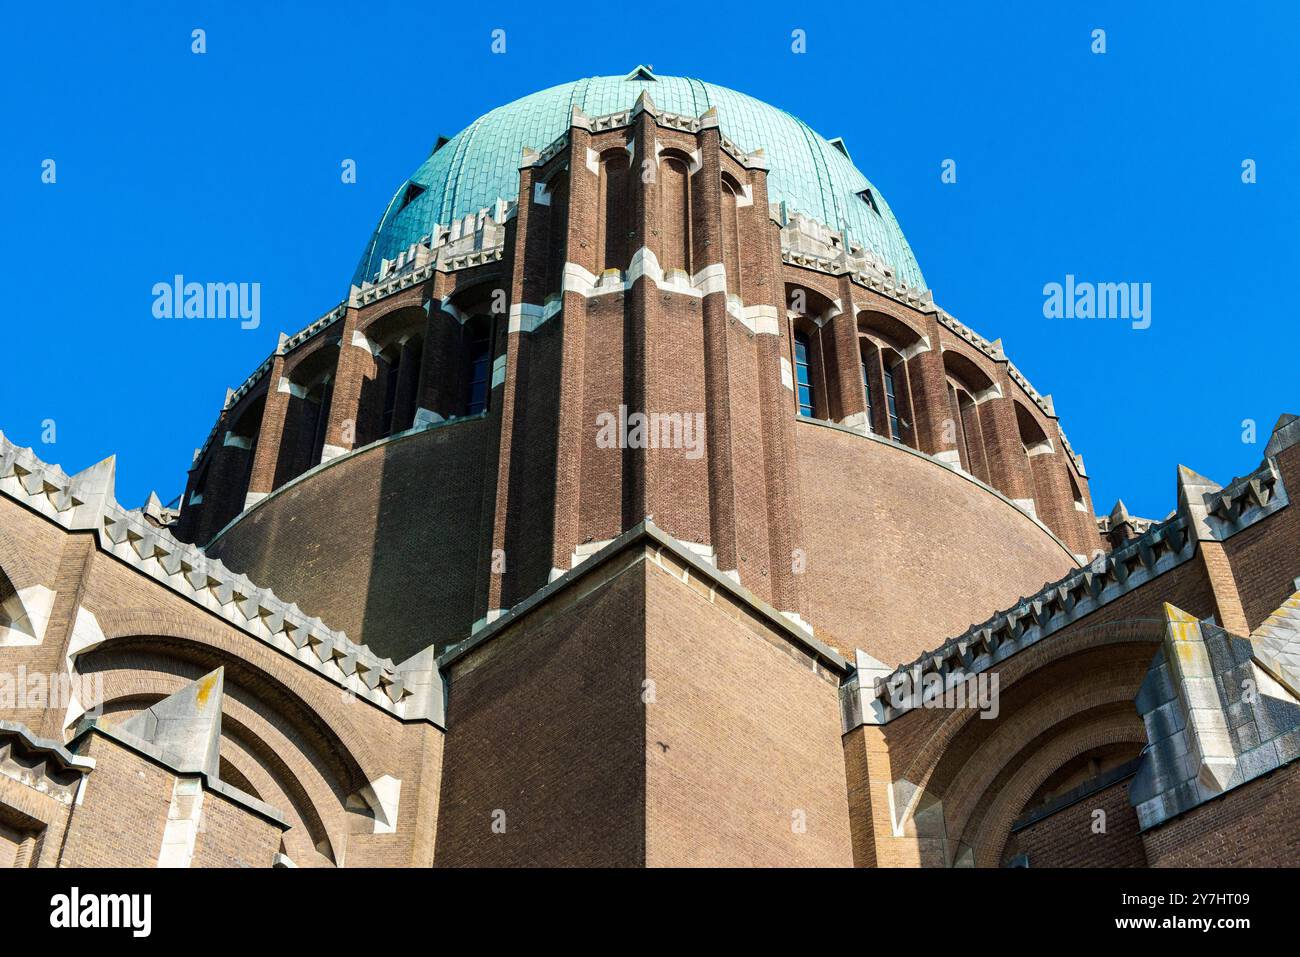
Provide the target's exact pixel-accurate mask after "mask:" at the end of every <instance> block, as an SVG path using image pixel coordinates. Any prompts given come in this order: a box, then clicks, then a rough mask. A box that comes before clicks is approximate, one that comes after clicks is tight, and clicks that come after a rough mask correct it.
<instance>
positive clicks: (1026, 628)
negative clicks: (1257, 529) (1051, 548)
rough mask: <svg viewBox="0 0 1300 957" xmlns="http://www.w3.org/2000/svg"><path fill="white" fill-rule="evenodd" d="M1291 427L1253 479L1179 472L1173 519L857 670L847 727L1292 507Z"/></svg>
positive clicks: (1278, 433)
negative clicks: (993, 610) (953, 632)
mask: <svg viewBox="0 0 1300 957" xmlns="http://www.w3.org/2000/svg"><path fill="white" fill-rule="evenodd" d="M1292 421H1293V420H1292V419H1290V418H1288V417H1285V416H1284V417H1283V419H1282V421H1281V422H1280V423H1279V425H1278V428H1277V430H1275V432H1274V434H1273V440H1272V441H1270V443H1269V445H1268V448H1267V450H1266V451H1267V456H1266V458H1265V459H1264V461H1263V463H1262V464H1261V465H1260V467H1259V468H1257V469H1256V470H1255V471H1253V472H1251V473H1250V474H1249V475H1246V476H1243V477H1242V478H1238V479H1234V480H1233V481H1232V482H1230V483H1229V484H1228V485H1227V486H1226V487H1224V488H1220V487H1219V486H1218V485H1215V484H1214V483H1213V482H1210V480H1208V479H1206V478H1204V476H1200V475H1197V473H1195V472H1192V471H1191V470H1190V469H1186V468H1184V467H1183V466H1179V469H1178V484H1179V489H1178V498H1179V504H1178V509H1177V511H1175V512H1174V514H1173V515H1172V516H1171V517H1170V518H1168V519H1166V520H1165V521H1163V522H1160V523H1157V524H1152V525H1151V526H1150V528H1149V529H1148V530H1147V531H1146V532H1145V533H1144V534H1142V535H1140V536H1139V537H1137V538H1135V539H1133V540H1132V541H1130V542H1128V543H1127V544H1125V545H1124V546H1122V547H1121V548H1118V549H1116V550H1114V551H1112V552H1110V553H1108V554H1106V555H1100V556H1098V557H1097V558H1096V559H1095V560H1094V561H1093V562H1092V563H1091V564H1089V565H1088V566H1086V567H1084V568H1081V569H1078V570H1076V571H1073V572H1071V573H1070V574H1069V575H1067V576H1065V577H1064V578H1062V579H1060V580H1058V581H1055V582H1050V583H1048V584H1047V585H1044V586H1043V587H1042V588H1041V589H1039V591H1037V592H1036V593H1034V594H1033V595H1031V596H1028V597H1024V598H1021V599H1020V600H1019V601H1018V602H1016V604H1015V605H1013V606H1012V607H1011V608H1009V609H1006V610H1005V611H1001V612H999V613H998V614H996V615H994V616H993V617H991V618H989V619H988V620H987V621H985V622H983V623H982V624H979V625H972V626H971V627H970V628H969V629H967V631H966V632H965V633H964V634H962V635H960V636H958V637H955V638H950V639H948V640H947V641H945V642H944V643H943V644H942V645H940V646H939V647H938V648H936V649H935V650H934V651H930V652H927V653H926V654H924V655H922V656H921V657H919V658H917V659H916V660H915V661H913V662H911V663H910V664H906V665H900V666H899V667H897V668H895V669H892V670H890V669H888V668H887V667H881V668H879V669H873V670H872V671H871V672H870V673H866V672H864V671H863V670H859V671H857V672H855V673H854V675H853V676H852V677H851V678H850V679H849V680H848V681H846V682H845V684H844V686H843V687H842V688H841V705H842V707H843V718H844V729H845V730H846V731H848V730H851V729H852V728H854V727H857V726H858V725H860V724H884V723H886V722H888V721H890V720H893V719H894V718H896V717H898V716H899V715H900V714H903V713H905V712H906V711H907V710H910V709H909V708H901V709H900V708H895V707H893V705H892V704H891V703H890V697H891V695H890V691H891V690H897V691H898V692H899V693H900V696H901V697H903V698H911V696H912V695H913V692H916V693H918V694H919V693H920V692H921V691H922V689H923V684H922V682H923V681H928V682H930V683H932V684H933V683H934V677H932V676H937V677H938V678H939V679H941V680H942V683H943V685H944V687H952V686H953V685H955V684H957V683H958V682H961V681H965V680H966V679H967V678H970V677H971V676H973V675H976V674H978V673H980V672H981V671H985V670H987V669H988V668H990V667H991V666H993V665H996V664H998V663H999V662H1001V661H1004V660H1006V659H1007V658H1008V657H1010V656H1011V655H1013V654H1015V653H1017V652H1019V651H1021V650H1023V649H1024V648H1027V647H1029V646H1030V645H1032V644H1035V643H1037V642H1038V641H1040V640H1042V639H1043V638H1046V637H1048V636H1049V635H1051V634H1054V633H1055V632H1058V631H1060V630H1062V629H1063V628H1065V627H1066V626H1068V625H1070V624H1073V623H1074V622H1076V621H1079V620H1081V619H1083V618H1086V617H1087V616H1088V615H1090V614H1092V612H1094V611H1096V610H1097V609H1099V608H1102V607H1104V606H1106V605H1109V604H1110V603H1111V602H1113V601H1115V600H1116V599H1117V598H1119V597H1121V596H1122V595H1126V594H1128V593H1129V592H1131V591H1133V590H1134V589H1136V588H1139V587H1141V586H1142V585H1145V584H1147V583H1148V582H1150V581H1152V580H1154V579H1156V578H1158V577H1159V576H1161V575H1163V574H1164V573H1165V572H1167V571H1169V570H1171V569H1173V568H1175V567H1177V566H1178V565H1181V564H1183V563H1184V562H1186V561H1187V560H1188V559H1190V558H1191V557H1192V556H1193V555H1195V554H1196V549H1197V543H1198V542H1200V541H1224V540H1225V539H1227V538H1230V537H1231V536H1233V535H1235V534H1237V533H1238V532H1240V531H1242V530H1243V529H1245V528H1249V527H1251V526H1253V525H1255V524H1257V523H1258V522H1260V521H1262V520H1263V519H1264V518H1266V517H1268V516H1270V515H1272V514H1273V513H1275V512H1277V511H1278V510H1280V509H1282V508H1285V507H1286V506H1287V505H1288V504H1289V497H1288V495H1287V490H1286V488H1285V487H1284V485H1283V483H1282V477H1281V473H1280V471H1279V470H1278V466H1277V461H1276V456H1277V455H1278V454H1279V453H1281V452H1282V451H1284V450H1286V449H1289V448H1290V447H1291V446H1292V445H1295V444H1298V443H1300V429H1292V430H1288V426H1289V425H1290V424H1291V422H1292ZM866 681H870V682H871V686H870V687H865V686H864V685H865V684H866Z"/></svg>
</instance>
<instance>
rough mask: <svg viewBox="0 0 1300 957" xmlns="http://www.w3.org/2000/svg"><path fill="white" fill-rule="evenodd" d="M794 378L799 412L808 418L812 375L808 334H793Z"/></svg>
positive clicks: (811, 407)
mask: <svg viewBox="0 0 1300 957" xmlns="http://www.w3.org/2000/svg"><path fill="white" fill-rule="evenodd" d="M794 378H795V384H796V386H797V387H798V389H799V414H800V415H806V416H809V417H810V418H811V417H812V414H813V387H812V376H811V375H810V374H809V372H808V334H807V333H806V332H796V333H795V334H794Z"/></svg>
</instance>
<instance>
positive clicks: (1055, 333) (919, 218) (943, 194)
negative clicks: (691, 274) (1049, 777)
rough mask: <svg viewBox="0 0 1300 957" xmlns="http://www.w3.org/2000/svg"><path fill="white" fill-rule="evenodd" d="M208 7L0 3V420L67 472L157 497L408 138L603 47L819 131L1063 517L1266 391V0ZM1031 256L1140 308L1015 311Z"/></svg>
mask: <svg viewBox="0 0 1300 957" xmlns="http://www.w3.org/2000/svg"><path fill="white" fill-rule="evenodd" d="M243 6H244V7H246V9H241V8H236V7H235V5H233V4H212V3H180V2H177V3H162V2H158V3H150V4H138V3H124V4H120V5H119V4H114V5H107V4H90V3H71V4H66V5H62V4H61V5H58V6H52V5H44V6H37V5H24V8H23V9H22V10H21V11H20V12H18V11H15V10H13V9H12V8H11V9H9V10H7V11H6V12H5V14H4V25H3V29H0V73H2V74H3V75H2V76H0V80H3V82H0V103H2V105H3V117H4V128H3V129H4V131H3V134H2V135H3V140H4V148H3V149H0V210H2V211H3V228H0V263H2V264H3V265H2V266H0V270H2V273H3V279H4V289H5V300H6V301H5V312H4V319H3V322H4V338H3V342H4V356H5V362H4V375H3V376H2V377H0V429H2V430H3V431H4V432H5V433H6V434H7V435H9V436H10V437H11V438H13V439H14V440H16V441H18V442H20V443H22V444H24V445H33V444H34V445H35V446H36V449H37V451H38V453H39V454H40V455H41V456H42V457H44V458H45V459H47V460H49V461H54V462H58V463H60V464H61V465H63V466H64V468H66V469H67V470H69V471H74V470H76V469H80V468H83V467H85V466H86V465H89V464H91V463H93V462H95V461H97V460H99V459H100V458H102V457H104V456H106V455H108V454H110V453H114V452H115V453H117V455H118V497H119V498H120V499H121V500H122V501H123V502H124V503H125V504H127V505H129V506H133V505H137V504H140V503H141V502H143V500H144V498H145V496H146V495H147V494H148V492H149V490H150V489H152V488H156V489H157V490H158V492H159V494H160V495H161V496H162V497H163V499H164V500H167V499H170V498H172V497H173V496H175V495H176V494H177V493H178V492H179V491H180V490H181V488H182V487H183V484H184V479H185V470H186V468H187V467H188V466H189V463H190V457H191V454H192V452H193V449H194V448H195V447H196V446H198V445H199V444H200V443H201V442H202V441H203V439H204V437H205V436H206V435H207V433H208V430H209V428H210V427H211V425H212V422H213V420H214V418H215V416H216V413H217V411H218V410H219V409H220V406H221V403H222V400H223V398H224V395H225V389H226V387H227V386H236V385H238V384H239V383H240V382H241V381H242V380H243V379H244V378H245V377H246V376H247V375H248V374H249V373H250V372H251V371H252V370H253V369H254V368H255V367H256V365H257V364H258V363H259V362H260V361H261V360H262V359H263V358H264V357H265V356H266V355H267V354H268V353H269V352H270V351H271V350H272V349H273V348H274V345H275V342H276V336H277V333H278V332H279V331H281V330H284V331H286V332H294V331H296V330H298V329H300V328H301V327H302V326H304V325H306V324H307V323H308V322H310V321H311V320H313V319H315V318H316V317H318V316H319V315H320V314H322V313H323V312H324V311H325V310H326V309H328V308H329V307H331V306H333V305H334V304H336V303H337V302H338V301H339V300H340V299H341V298H342V297H343V295H344V294H345V292H346V289H347V284H348V281H349V279H350V277H351V275H352V271H353V268H354V267H355V265H356V262H357V259H358V257H359V256H360V254H361V252H362V248H363V245H364V243H365V241H366V239H367V237H368V235H369V233H370V231H371V229H372V228H373V227H374V225H375V221H376V220H377V219H378V217H379V215H380V213H381V212H382V210H383V208H384V205H385V204H386V202H387V201H388V199H389V197H390V196H391V194H392V192H393V191H394V189H395V188H396V187H397V185H398V184H399V183H400V182H401V181H402V180H403V179H404V178H405V177H406V176H407V175H408V174H409V173H410V172H412V171H413V170H414V169H415V167H416V166H417V165H418V164H419V163H420V162H421V160H422V159H423V158H424V157H425V156H426V155H427V154H428V152H429V149H430V147H431V146H432V145H433V143H434V141H435V140H436V138H437V137H438V136H439V135H448V136H450V135H452V134H454V133H455V132H457V131H458V130H460V129H461V128H462V127H464V126H465V125H466V124H467V123H469V122H470V121H471V120H473V119H474V118H475V117H476V116H478V115H479V114H481V113H483V112H485V111H486V110H488V109H490V108H492V107H494V106H496V105H499V104H501V103H504V102H506V101H508V100H511V99H514V98H515V97H518V96H521V95H523V94H525V93H528V92H531V91H533V90H536V89H541V88H543V87H545V86H550V85H552V84H555V83H559V82H563V81H566V80H570V79H574V78H577V77H579V76H586V75H595V74H621V73H626V72H627V71H629V70H630V69H632V67H634V66H635V65H636V64H638V63H651V64H653V65H654V68H655V70H656V71H658V72H660V73H669V74H686V75H694V76H699V77H702V78H705V79H708V80H710V81H712V82H715V83H719V84H722V85H724V86H730V87H734V88H736V89H740V90H743V91H745V92H747V93H750V94H752V95H754V96H756V97H758V98H760V99H763V100H767V101H769V102H771V103H774V104H777V105H779V106H781V107H783V108H785V109H788V110H789V111H790V112H792V113H795V114H796V115H798V116H801V117H802V118H804V119H805V120H807V121H808V122H809V123H810V124H811V125H812V126H813V128H815V129H816V130H818V131H819V132H820V133H822V134H823V135H824V136H827V137H833V136H843V137H844V138H845V140H846V141H847V143H848V145H849V148H850V150H851V151H852V154H853V157H854V159H855V161H856V162H857V163H858V165H859V166H860V167H861V168H862V169H863V171H864V172H865V173H866V174H867V176H868V177H870V178H871V179H872V181H873V182H874V183H875V185H876V186H877V187H878V188H879V189H880V190H881V191H882V192H883V193H884V195H885V197H886V198H887V199H888V200H889V202H890V204H891V205H892V206H893V209H894V211H895V213H896V214H897V215H898V217H899V220H900V221H901V223H902V225H903V229H904V231H905V232H906V234H907V236H908V238H909V239H910V241H911V243H912V246H913V248H914V249H915V251H916V254H917V257H918V258H919V260H920V263H921V266H922V268H923V270H924V271H925V275H926V278H927V280H928V282H929V284H930V286H931V287H932V288H933V289H934V291H935V296H936V299H937V300H938V302H939V303H940V304H941V305H943V306H944V307H945V308H947V309H948V310H949V311H950V312H952V313H953V314H954V315H956V316H957V317H958V318H960V319H961V320H963V321H964V322H966V323H967V324H968V325H970V326H972V327H973V328H974V329H976V330H977V331H979V332H980V333H982V334H983V335H985V336H987V337H989V338H998V337H1001V338H1002V339H1003V341H1004V343H1005V345H1006V348H1007V351H1008V353H1009V354H1010V356H1011V358H1012V360H1013V361H1014V362H1015V363H1016V364H1017V365H1018V366H1019V367H1020V369H1021V370H1022V371H1023V372H1024V373H1025V375H1026V376H1028V378H1029V379H1030V381H1031V382H1033V383H1034V384H1035V386H1037V388H1038V389H1039V390H1040V391H1042V392H1045V393H1051V394H1052V395H1053V396H1054V398H1055V401H1056V408H1057V411H1058V412H1059V413H1060V414H1061V416H1062V421H1063V423H1064V426H1065V429H1066V431H1067V434H1068V435H1069V437H1070V439H1071V441H1072V443H1073V445H1074V447H1075V448H1076V449H1077V450H1078V451H1080V452H1081V453H1082V454H1083V455H1084V457H1085V460H1086V463H1087V466H1088V470H1089V472H1090V473H1091V475H1092V481H1093V495H1094V499H1095V501H1096V505H1097V509H1098V511H1099V512H1105V511H1106V510H1108V509H1109V508H1110V506H1111V504H1112V503H1113V502H1114V500H1115V498H1116V497H1117V496H1122V497H1123V498H1124V499H1125V502H1126V503H1127V504H1128V506H1129V507H1130V509H1131V510H1133V511H1134V512H1135V513H1137V514H1143V515H1148V516H1152V517H1161V516H1163V515H1164V514H1165V513H1166V512H1167V511H1168V510H1169V509H1170V508H1172V507H1173V505H1174V500H1173V495H1174V485H1173V478H1174V466H1175V464H1176V463H1179V462H1182V463H1184V464H1187V465H1189V466H1191V467H1192V468H1194V469H1197V470H1198V471H1201V472H1203V473H1205V474H1206V475H1209V476H1210V477H1212V478H1214V479H1217V480H1219V481H1221V482H1226V481H1227V480H1228V479H1229V478H1231V477H1232V476H1233V475H1237V474H1242V473H1244V472H1245V471H1247V470H1249V469H1251V468H1253V467H1254V466H1255V465H1256V464H1257V462H1258V461H1259V459H1260V457H1261V456H1262V454H1263V447H1264V443H1265V442H1266V441H1267V437H1268V433H1269V431H1270V430H1271V428H1272V425H1273V423H1274V422H1275V420H1276V418H1277V416H1278V415H1279V414H1280V413H1282V412H1285V411H1292V412H1300V395H1298V394H1297V393H1298V392H1300V389H1298V388H1297V374H1296V370H1297V362H1296V350H1295V346H1294V338H1293V337H1294V334H1295V332H1296V330H1297V327H1298V325H1300V321H1298V320H1297V318H1296V316H1295V314H1294V310H1295V308H1296V307H1295V305H1294V302H1295V298H1296V297H1295V279H1296V277H1297V276H1298V275H1300V268H1298V267H1300V243H1297V227H1298V226H1300V80H1298V79H1297V77H1298V75H1300V73H1298V71H1297V69H1296V63H1297V62H1300V29H1297V27H1298V26H1300V14H1297V13H1296V12H1295V11H1296V7H1295V5H1293V4H1291V3H1276V2H1275V3H1259V4H1255V3H1234V4H1220V5H1214V6H1211V5H1207V4H1198V3H1180V4H1177V5H1176V6H1175V5H1174V4H1168V5H1159V6H1163V7H1167V9H1166V10H1164V11H1161V10H1160V9H1158V8H1157V7H1158V5H1156V4H1153V3H1141V4H1134V3H1087V4H1084V3H1053V4H1037V3H1035V4H1030V3H1025V4H1014V3H1009V4H976V3H955V2H954V3H944V4H936V5H933V6H929V5H925V4H921V3H906V4H884V5H878V4H845V5H843V6H842V7H841V8H839V10H838V11H837V10H836V8H835V6H833V5H832V6H824V5H817V4H770V5H766V6H765V5H764V4H762V3H750V4H746V5H744V7H743V8H736V9H735V10H731V11H726V12H720V11H717V10H714V9H712V7H711V5H707V4H691V5H688V6H685V7H682V6H678V7H674V8H672V11H673V12H670V11H669V9H668V8H663V9H661V8H656V7H653V6H652V7H648V8H642V9H640V10H638V8H636V7H635V6H633V7H627V8H624V12H622V13H615V12H613V11H616V10H617V9H618V7H617V5H613V6H611V5H610V4H607V3H606V4H601V5H599V6H592V7H591V8H590V10H589V11H587V12H580V13H578V14H577V15H572V11H573V10H574V9H575V7H574V5H565V6H563V7H561V8H550V7H545V6H542V5H537V4H528V5H520V6H518V7H517V8H512V7H503V6H501V5H498V4H491V5H489V4H481V5H475V4H469V5H456V4H452V5H442V4H429V3H420V4H416V3H411V4H396V3H356V4H347V5H344V4H340V3H318V4H313V5H311V6H310V7H308V5H307V4H305V3H302V4H288V3H276V4H251V3H250V4H246V5H243ZM559 10H563V11H564V15H561V14H560V13H559V12H558V11H559ZM1175 10H1176V11H1177V12H1176V13H1175V12H1174V11H1175ZM195 27H202V28H203V29H205V30H206V31H207V44H208V52H207V53H206V54H205V55H202V56H196V55H194V54H192V53H191V52H190V43H191V40H190V32H191V30H192V29H194V28H195ZM497 27H500V28H503V29H505V30H506V31H507V53H506V54H505V55H493V54H492V53H491V52H490V49H489V45H490V33H491V31H492V30H493V29H494V28H497ZM1098 27H1100V28H1102V29H1104V30H1105V31H1106V43H1107V52H1106V53H1105V54H1104V55H1096V54H1093V53H1092V52H1091V51H1090V45H1091V37H1090V34H1091V31H1092V30H1093V29H1094V28H1098ZM796 28H799V29H803V30H805V31H806V34H807V53H805V54H803V55H795V54H793V53H791V52H790V43H791V40H790V34H791V31H792V30H794V29H796ZM536 145H538V146H542V145H545V144H536ZM48 158H52V159H54V160H55V161H56V163H57V183H55V184H54V185H45V184H42V182H41V164H42V161H43V160H45V159H48ZM345 158H351V159H355V160H356V162H357V168H358V182H357V183H356V184H355V185H344V184H343V183H341V182H340V176H339V172H340V163H341V162H342V161H343V160H344V159H345ZM948 158H951V159H954V160H955V161H956V163H957V172H958V181H957V183H956V185H945V184H943V183H942V182H941V181H940V165H941V163H942V162H943V160H944V159H948ZM1246 158H1250V159H1254V160H1255V161H1256V163H1257V169H1258V182H1257V183H1256V184H1254V185H1245V184H1243V183H1242V182H1241V163H1242V161H1243V159H1246ZM175 273H182V274H185V275H187V276H189V277H191V278H202V279H205V280H206V279H224V280H234V281H246V282H259V283H261V286H262V323H261V326H260V328H258V329H256V330H249V331H244V330H241V329H240V328H239V326H238V324H237V323H234V322H224V323H223V322H215V323H202V322H191V323H186V322H181V321H165V320H157V319H155V318H153V315H152V312H151V306H152V296H151V289H152V287H153V284H154V283H156V282H159V281H167V280H169V279H170V277H171V276H173V275H174V274H175ZM1067 273H1072V274H1074V275H1076V276H1077V277H1079V278H1080V279H1088V280H1093V281H1114V282H1119V281H1136V282H1149V283H1151V284H1152V324H1151V327H1150V328H1149V329H1145V330H1135V329H1133V328H1131V327H1130V325H1129V324H1127V323H1122V322H1102V321H1098V320H1093V321H1086V320H1048V319H1045V318H1044V317H1043V308H1042V307H1043V292H1042V289H1043V285H1044V284H1045V283H1048V282H1052V281H1062V280H1063V278H1064V276H1065V275H1066V274H1067ZM46 419H53V420H54V422H55V424H56V429H57V432H56V438H57V441H56V442H55V443H54V444H52V445H42V444H41V436H42V422H43V420H46ZM1243 419H1254V420H1255V421H1256V422H1257V423H1258V428H1259V436H1258V441H1257V443H1256V444H1254V445H1250V444H1246V443H1244V442H1243V441H1242V424H1241V423H1242V420H1243Z"/></svg>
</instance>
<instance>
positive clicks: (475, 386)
mask: <svg viewBox="0 0 1300 957" xmlns="http://www.w3.org/2000/svg"><path fill="white" fill-rule="evenodd" d="M470 335H471V336H472V338H471V339H470V342H469V353H468V355H469V400H468V402H467V403H466V405H465V414H466V415H475V414H477V413H479V412H482V411H483V410H484V409H486V408H487V400H488V376H489V373H490V369H491V364H492V338H491V334H490V332H489V330H488V324H487V323H486V322H479V323H475V325H474V327H473V329H472V330H471V333H470Z"/></svg>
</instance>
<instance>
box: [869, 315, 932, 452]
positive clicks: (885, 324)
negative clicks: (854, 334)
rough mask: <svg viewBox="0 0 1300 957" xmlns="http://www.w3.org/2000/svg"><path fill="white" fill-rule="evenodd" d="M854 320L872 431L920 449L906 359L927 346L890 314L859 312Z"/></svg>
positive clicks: (905, 324)
mask: <svg viewBox="0 0 1300 957" xmlns="http://www.w3.org/2000/svg"><path fill="white" fill-rule="evenodd" d="M856 320H857V329H858V353H859V370H860V371H859V376H860V378H861V379H862V389H863V390H864V392H865V394H866V395H867V397H868V404H869V405H870V407H871V430H872V431H873V432H875V433H877V434H878V435H883V436H886V437H888V438H890V439H892V440H893V441H895V442H902V443H904V444H906V445H910V446H911V447H912V448H919V447H920V445H919V442H918V436H917V429H916V411H915V408H914V407H913V402H912V390H913V386H912V381H911V379H912V373H911V369H910V363H909V362H908V360H909V359H911V358H912V357H913V356H915V355H917V354H918V353H920V352H924V351H925V350H926V349H928V348H929V344H928V342H927V341H926V339H925V337H924V336H923V335H922V334H921V332H920V331H919V330H918V329H916V328H915V327H914V326H912V325H911V324H910V323H908V322H905V321H904V320H902V319H900V318H899V317H898V316H895V315H892V314H890V313H886V312H881V311H879V310H875V309H866V310H860V311H859V312H858V314H857V317H856Z"/></svg>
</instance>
